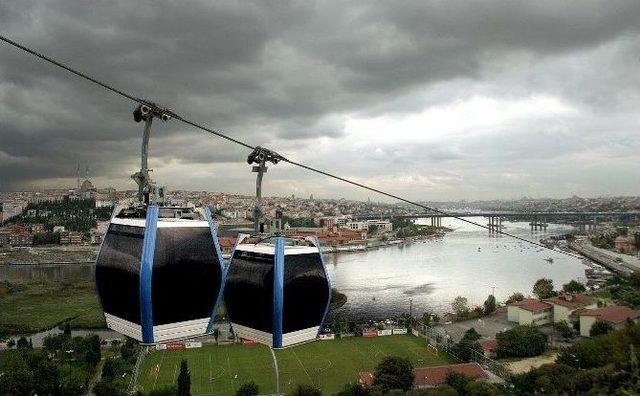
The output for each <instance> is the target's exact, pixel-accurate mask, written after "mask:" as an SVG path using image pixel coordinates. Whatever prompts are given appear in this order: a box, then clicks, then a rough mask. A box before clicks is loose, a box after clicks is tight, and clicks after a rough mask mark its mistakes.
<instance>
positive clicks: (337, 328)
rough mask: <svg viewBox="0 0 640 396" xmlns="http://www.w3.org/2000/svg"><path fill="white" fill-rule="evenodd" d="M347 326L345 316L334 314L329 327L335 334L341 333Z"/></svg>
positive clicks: (344, 331)
mask: <svg viewBox="0 0 640 396" xmlns="http://www.w3.org/2000/svg"><path fill="white" fill-rule="evenodd" d="M348 326H349V323H348V322H347V318H346V317H345V316H344V315H342V314H336V316H335V317H334V318H333V323H332V325H331V329H332V330H333V332H334V333H336V334H342V333H346V332H347V328H348Z"/></svg>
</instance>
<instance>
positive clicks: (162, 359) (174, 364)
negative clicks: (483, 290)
mask: <svg viewBox="0 0 640 396" xmlns="http://www.w3.org/2000/svg"><path fill="white" fill-rule="evenodd" d="M388 355H396V356H402V357H406V358H409V359H410V360H411V362H412V363H413V365H414V366H415V367H419V366H434V365H439V364H446V363H451V362H452V360H451V359H449V358H448V357H447V356H443V355H439V356H438V355H436V354H435V352H434V351H433V350H431V349H428V348H427V344H426V342H425V340H424V339H422V338H418V337H414V336H411V335H394V336H386V337H376V338H362V337H351V338H345V339H338V340H334V341H315V342H312V343H309V344H304V345H300V346H297V347H294V348H288V349H284V350H279V351H276V356H277V358H278V365H279V368H280V391H281V392H283V393H287V392H288V391H290V390H292V389H293V388H295V387H296V386H297V385H298V384H303V383H304V384H312V385H314V386H316V387H318V388H320V389H322V391H323V394H332V393H335V392H337V391H339V390H341V389H342V387H343V386H344V385H345V384H347V383H349V382H353V381H356V380H357V378H358V372H360V371H367V370H373V368H374V367H375V366H376V364H377V363H378V362H380V361H381V360H382V358H384V357H385V356H388ZM181 359H187V361H188V365H189V369H190V370H191V392H192V394H194V395H214V394H215V395H233V394H234V393H235V390H236V389H237V388H238V387H239V386H240V385H242V384H244V383H246V382H250V381H254V382H255V383H256V384H258V386H259V387H260V393H275V378H274V370H273V359H272V358H271V352H270V351H269V348H267V347H265V346H263V345H250V346H245V345H238V344H236V345H225V346H215V345H205V346H204V347H202V348H198V349H183V350H164V351H154V352H152V353H151V354H149V355H147V357H146V359H145V361H144V364H143V366H142V368H141V370H140V374H139V375H140V377H139V378H138V384H139V389H140V390H142V391H143V392H145V393H147V392H149V391H150V390H152V389H154V388H159V387H162V386H164V385H169V384H175V380H176V378H177V375H178V371H179V367H180V360H181Z"/></svg>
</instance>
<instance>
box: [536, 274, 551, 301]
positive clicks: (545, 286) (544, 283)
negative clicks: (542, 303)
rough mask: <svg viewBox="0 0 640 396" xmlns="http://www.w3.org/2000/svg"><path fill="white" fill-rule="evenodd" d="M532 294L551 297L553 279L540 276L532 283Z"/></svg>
mask: <svg viewBox="0 0 640 396" xmlns="http://www.w3.org/2000/svg"><path fill="white" fill-rule="evenodd" d="M533 294H535V295H536V296H538V298H550V297H553V295H554V292H553V281H552V280H551V279H547V278H541V279H538V280H537V281H536V283H535V284H534V285H533Z"/></svg>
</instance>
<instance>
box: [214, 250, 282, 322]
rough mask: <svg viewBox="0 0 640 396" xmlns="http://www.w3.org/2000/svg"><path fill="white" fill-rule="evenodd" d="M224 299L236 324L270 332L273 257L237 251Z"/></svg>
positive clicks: (230, 269) (230, 316) (229, 273)
mask: <svg viewBox="0 0 640 396" xmlns="http://www.w3.org/2000/svg"><path fill="white" fill-rule="evenodd" d="M224 297H225V298H224V303H225V306H226V307H227V311H228V312H229V318H230V319H231V321H232V322H233V323H237V324H240V325H242V326H246V327H249V328H252V329H256V330H260V331H264V332H265V333H271V331H272V327H273V256H272V255H268V254H260V253H253V252H244V251H239V250H236V252H235V253H234V256H233V261H232V263H231V267H229V272H228V274H227V281H226V285H225V292H224Z"/></svg>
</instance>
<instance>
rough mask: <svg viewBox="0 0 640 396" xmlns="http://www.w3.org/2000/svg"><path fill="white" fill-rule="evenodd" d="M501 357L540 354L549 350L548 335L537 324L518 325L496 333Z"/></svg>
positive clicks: (497, 351)
mask: <svg viewBox="0 0 640 396" xmlns="http://www.w3.org/2000/svg"><path fill="white" fill-rule="evenodd" d="M496 340H497V341H498V348H497V349H496V353H497V354H498V356H500V357H510V356H513V357H529V356H538V355H540V354H542V353H543V352H544V351H546V350H547V335H546V334H544V333H543V332H541V331H540V329H538V328H537V327H535V326H516V327H514V328H513V329H511V330H507V331H503V332H500V333H498V334H496Z"/></svg>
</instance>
